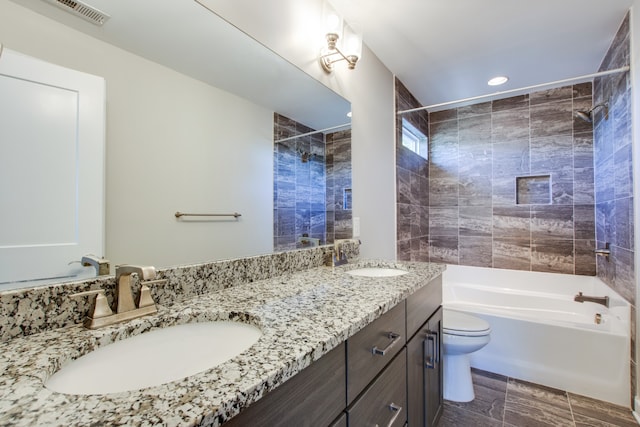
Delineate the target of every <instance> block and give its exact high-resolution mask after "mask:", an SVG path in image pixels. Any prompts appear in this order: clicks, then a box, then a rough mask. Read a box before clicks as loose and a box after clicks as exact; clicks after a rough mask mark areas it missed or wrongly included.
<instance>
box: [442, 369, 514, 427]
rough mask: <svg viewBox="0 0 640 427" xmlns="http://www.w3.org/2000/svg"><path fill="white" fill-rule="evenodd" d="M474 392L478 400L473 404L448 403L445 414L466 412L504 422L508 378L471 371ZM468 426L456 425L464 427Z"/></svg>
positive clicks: (472, 402)
mask: <svg viewBox="0 0 640 427" xmlns="http://www.w3.org/2000/svg"><path fill="white" fill-rule="evenodd" d="M471 375H472V378H473V391H474V393H475V396H476V398H475V399H474V400H473V401H471V402H451V401H446V402H445V403H446V404H447V407H445V413H447V412H454V411H455V413H456V414H458V413H461V412H464V413H467V414H474V415H475V416H476V417H479V418H482V417H486V418H487V419H492V420H496V421H502V416H503V415H502V414H503V412H504V402H505V395H506V389H507V378H506V377H504V376H502V375H498V374H493V373H491V372H486V371H479V370H476V369H472V370H471ZM462 425H468V424H456V426H462Z"/></svg>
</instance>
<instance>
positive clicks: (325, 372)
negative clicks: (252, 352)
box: [224, 343, 346, 427]
mask: <svg viewBox="0 0 640 427" xmlns="http://www.w3.org/2000/svg"><path fill="white" fill-rule="evenodd" d="M344 358H345V344H344V343H342V344H340V345H339V346H338V347H336V348H334V349H333V350H331V351H330V352H329V353H327V354H326V355H324V356H323V357H321V358H320V359H319V360H318V361H316V362H315V363H312V364H311V365H310V366H308V367H307V368H305V369H303V370H302V371H301V372H300V373H299V374H297V375H296V376H294V377H293V378H291V379H289V380H288V381H287V382H285V383H284V384H282V385H281V386H280V387H278V388H276V389H275V390H273V391H272V392H270V393H268V394H267V395H265V396H264V397H263V398H262V399H260V400H258V401H257V402H255V403H254V404H253V405H251V406H249V407H248V408H247V409H245V410H244V411H242V412H241V413H240V414H239V415H237V416H235V417H233V418H232V419H231V420H229V422H228V423H225V424H224V425H225V426H231V427H240V426H242V427H246V426H270V427H273V426H296V427H299V426H309V427H316V426H328V425H329V424H331V422H332V421H334V420H335V419H336V417H338V416H339V415H340V413H341V412H342V411H343V410H344V407H345V402H346V395H345V375H346V372H345V365H344Z"/></svg>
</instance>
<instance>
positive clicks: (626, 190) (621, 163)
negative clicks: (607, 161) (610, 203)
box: [613, 144, 633, 199]
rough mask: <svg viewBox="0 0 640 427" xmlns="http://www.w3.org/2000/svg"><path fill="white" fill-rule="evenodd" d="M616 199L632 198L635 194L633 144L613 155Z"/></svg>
mask: <svg viewBox="0 0 640 427" xmlns="http://www.w3.org/2000/svg"><path fill="white" fill-rule="evenodd" d="M613 164H614V181H613V183H614V184H613V186H614V197H615V198H616V199H617V198H620V197H630V196H631V195H632V194H633V162H632V154H631V144H628V145H625V146H623V147H622V148H620V149H619V150H617V151H616V152H615V153H614V155H613Z"/></svg>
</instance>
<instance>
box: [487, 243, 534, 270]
mask: <svg viewBox="0 0 640 427" xmlns="http://www.w3.org/2000/svg"><path fill="white" fill-rule="evenodd" d="M493 267H494V268H507V269H511V270H525V271H530V270H531V243H530V241H529V238H528V237H527V238H522V239H518V238H515V239H514V238H496V237H494V239H493Z"/></svg>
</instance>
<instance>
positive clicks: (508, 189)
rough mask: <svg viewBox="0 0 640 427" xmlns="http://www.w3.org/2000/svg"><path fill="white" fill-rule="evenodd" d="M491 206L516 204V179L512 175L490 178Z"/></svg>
mask: <svg viewBox="0 0 640 427" xmlns="http://www.w3.org/2000/svg"><path fill="white" fill-rule="evenodd" d="M491 192H492V200H493V206H507V207H510V206H514V205H515V204H516V180H515V178H514V177H512V176H507V177H499V178H496V177H494V178H493V180H492V189H491Z"/></svg>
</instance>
